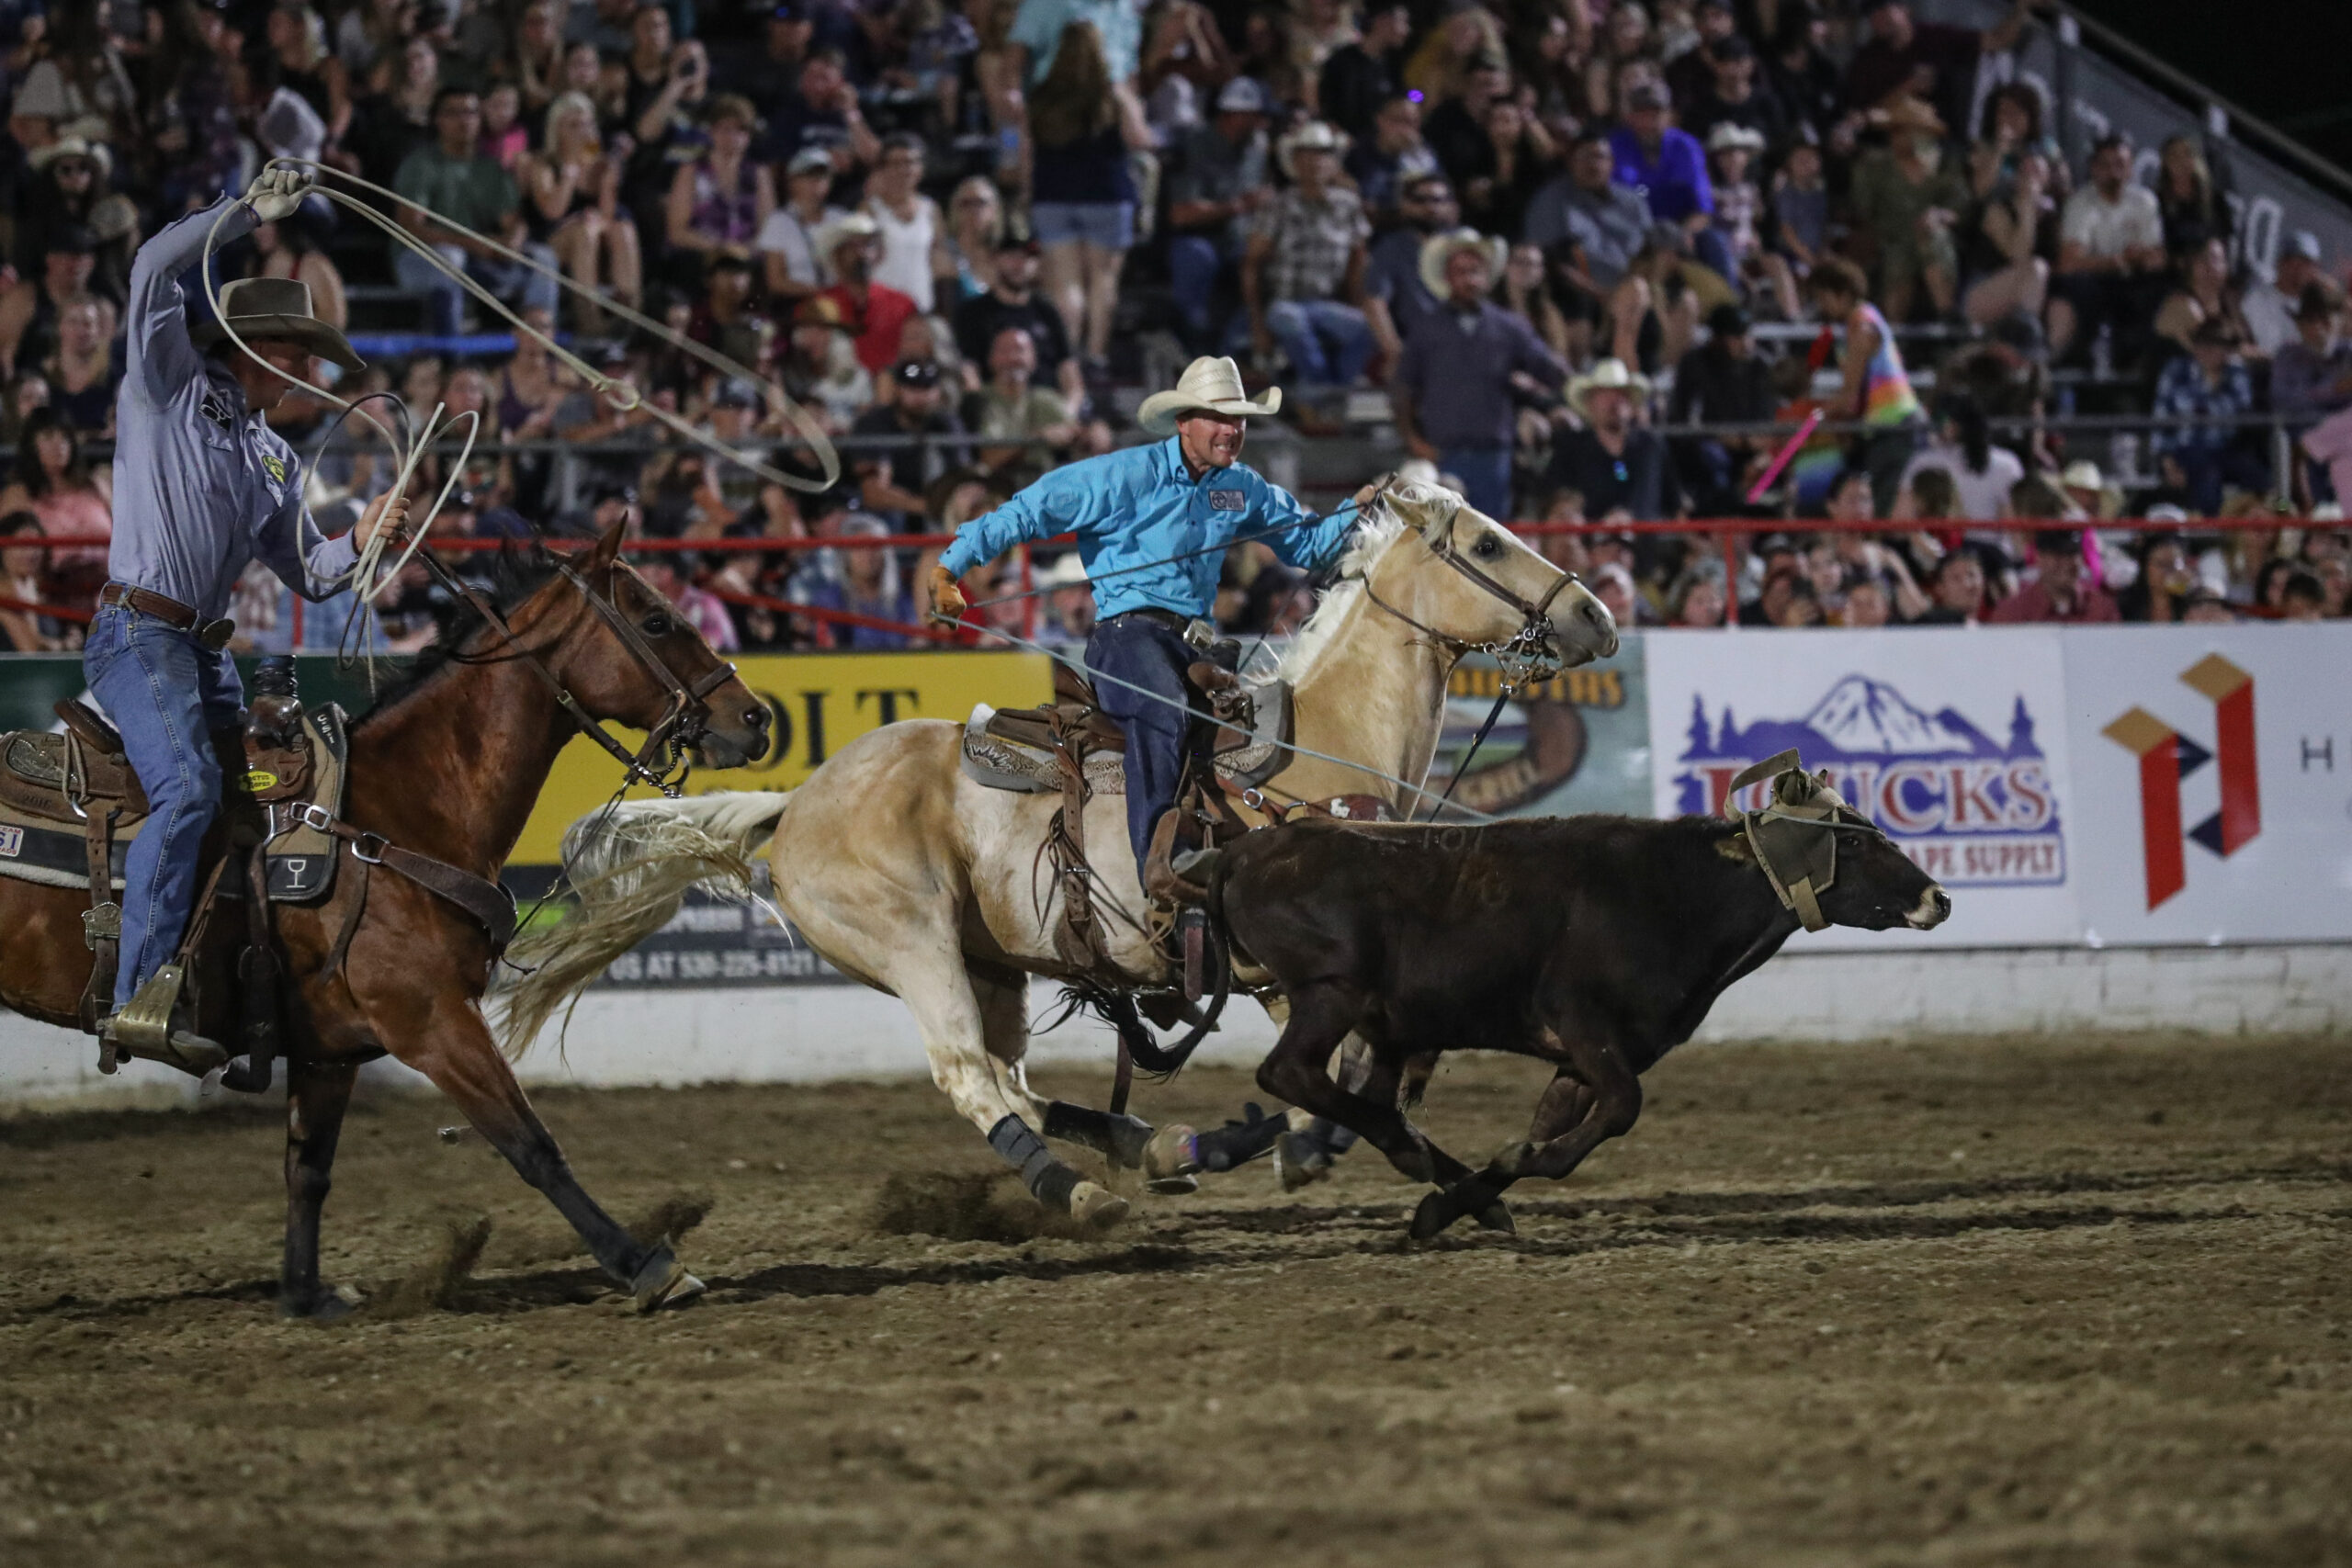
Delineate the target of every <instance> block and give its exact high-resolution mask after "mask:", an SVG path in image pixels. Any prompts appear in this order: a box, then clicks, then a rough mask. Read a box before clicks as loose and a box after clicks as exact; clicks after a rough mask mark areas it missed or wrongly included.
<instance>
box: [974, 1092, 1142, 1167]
mask: <svg viewBox="0 0 2352 1568" xmlns="http://www.w3.org/2000/svg"><path fill="white" fill-rule="evenodd" d="M998 1125H999V1126H1001V1125H1002V1123H1001V1122H1000V1123H998ZM1151 1132H1152V1128H1151V1123H1150V1122H1147V1121H1145V1120H1144V1119H1143V1118H1142V1117H1140V1116H1127V1115H1116V1116H1114V1115H1113V1114H1112V1113H1111V1112H1110V1111H1097V1110H1094V1109H1093V1108H1092V1107H1091V1106H1085V1105H1072V1104H1071V1103H1070V1102H1069V1101H1068V1100H1055V1101H1054V1102H1053V1103H1052V1104H1050V1105H1048V1106H1046V1136H1047V1137H1048V1138H1059V1139H1061V1140H1062V1141H1063V1142H1064V1143H1069V1144H1078V1145H1082V1146H1083V1147H1086V1148H1090V1149H1092V1150H1093V1151H1094V1152H1095V1153H1097V1154H1099V1155H1102V1156H1105V1157H1106V1158H1108V1159H1110V1160H1111V1161H1112V1162H1113V1163H1114V1164H1116V1165H1121V1166H1125V1167H1128V1168H1133V1167H1136V1166H1138V1165H1141V1164H1142V1163H1143V1150H1144V1145H1146V1144H1148V1143H1150V1142H1151ZM995 1141H996V1136H995V1134H989V1142H990V1143H994V1142H995ZM998 1152H999V1153H1002V1152H1003V1151H1001V1150H999V1151H998ZM1005 1157H1006V1158H1007V1159H1010V1158H1012V1156H1010V1155H1006V1156H1005Z"/></svg>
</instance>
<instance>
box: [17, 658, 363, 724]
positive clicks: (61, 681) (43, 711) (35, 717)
mask: <svg viewBox="0 0 2352 1568" xmlns="http://www.w3.org/2000/svg"><path fill="white" fill-rule="evenodd" d="M407 665H408V660H407V658H406V657H405V656H402V657H401V658H398V659H379V660H376V685H377V686H378V687H388V686H390V685H391V684H392V683H393V682H397V681H398V680H399V679H400V678H401V672H402V671H403V670H405V669H406V667H407ZM294 671H295V678H296V679H297V680H298V681H300V682H301V687H302V700H303V701H304V702H306V703H341V704H342V705H343V711H344V712H345V713H346V714H348V715H349V716H352V717H353V718H357V717H358V716H360V715H361V714H363V713H366V712H367V711H368V709H369V708H371V707H373V706H375V705H376V699H375V696H374V694H373V693H372V692H371V691H370V690H369V688H368V671H367V668H366V667H365V666H364V665H357V664H355V665H353V666H352V667H351V668H350V669H348V670H338V669H337V668H335V658H334V655H333V654H331V653H320V654H298V655H297V656H296V657H295V660H294ZM237 673H238V674H239V675H240V676H242V677H243V679H244V680H245V682H246V683H247V684H248V685H250V684H251V683H252V681H253V674H254V660H252V659H250V658H246V659H240V660H237ZM88 690H89V682H87V681H85V680H84V679H83V676H82V656H81V655H80V654H78V653H6V654H0V730H6V729H54V728H57V716H56V715H55V714H54V713H53V712H51V709H52V708H53V707H54V706H55V705H57V704H58V703H59V702H61V701H62V700H63V699H65V698H67V697H78V696H81V695H83V694H85V693H86V692H87V691H88Z"/></svg>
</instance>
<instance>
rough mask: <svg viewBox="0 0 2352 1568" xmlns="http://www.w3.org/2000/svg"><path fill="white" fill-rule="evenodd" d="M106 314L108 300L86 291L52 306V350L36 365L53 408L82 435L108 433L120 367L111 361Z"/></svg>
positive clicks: (111, 430)
mask: <svg viewBox="0 0 2352 1568" xmlns="http://www.w3.org/2000/svg"><path fill="white" fill-rule="evenodd" d="M112 317H113V307H112V306H110V305H108V304H107V303H105V302H104V301H102V300H99V299H94V298H92V297H90V296H88V295H85V296H83V297H82V298H81V299H76V300H74V302H73V303H72V304H70V305H68V306H66V307H65V309H64V310H61V311H59V312H58V317H57V351H56V352H55V353H54V354H52V355H50V356H49V358H48V359H47V360H46V361H44V362H43V363H42V365H41V374H42V375H43V376H45V377H47V378H48V379H49V386H50V397H51V401H52V403H53V404H54V406H55V407H56V409H57V412H60V413H61V414H62V415H64V416H65V422H66V423H68V424H71V425H72V426H74V428H75V429H76V430H79V431H81V432H82V433H83V434H85V435H96V436H110V435H112V434H114V394H115V389H116V388H118V387H119V386H120V385H121V384H122V371H121V370H120V369H119V367H117V366H116V365H115V362H114V343H113V338H114V331H113V320H112Z"/></svg>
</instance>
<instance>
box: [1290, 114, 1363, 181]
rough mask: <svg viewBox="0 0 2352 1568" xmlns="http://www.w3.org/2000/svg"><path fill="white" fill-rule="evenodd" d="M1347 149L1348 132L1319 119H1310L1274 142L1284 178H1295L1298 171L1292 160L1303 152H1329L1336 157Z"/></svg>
mask: <svg viewBox="0 0 2352 1568" xmlns="http://www.w3.org/2000/svg"><path fill="white" fill-rule="evenodd" d="M1347 150H1348V137H1347V134H1346V132H1344V131H1341V130H1339V129H1337V128H1336V127H1333V126H1329V125H1326V124H1325V123H1324V122H1323V121H1321V120H1319V119H1310V120H1308V121H1307V122H1306V124H1305V125H1302V126H1300V127H1299V128H1298V129H1297V130H1294V131H1292V132H1290V133H1289V134H1288V135H1286V136H1284V137H1283V139H1282V140H1281V141H1277V142H1275V143H1274V162H1275V163H1276V164H1280V165H1281V167H1282V171H1283V178H1284V179H1292V180H1295V179H1296V178H1298V171H1297V170H1296V169H1295V168H1293V167H1292V166H1291V161H1292V160H1293V159H1294V158H1295V157H1297V156H1298V154H1300V153H1301V152H1329V153H1330V154H1331V155H1332V156H1333V157H1335V158H1336V157H1339V156H1340V155H1341V154H1343V153H1345V152H1347Z"/></svg>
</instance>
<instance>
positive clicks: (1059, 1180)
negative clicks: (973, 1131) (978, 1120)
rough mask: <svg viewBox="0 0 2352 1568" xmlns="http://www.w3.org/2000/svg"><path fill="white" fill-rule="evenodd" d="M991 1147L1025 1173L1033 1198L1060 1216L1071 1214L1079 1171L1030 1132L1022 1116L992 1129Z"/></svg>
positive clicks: (1005, 1160)
mask: <svg viewBox="0 0 2352 1568" xmlns="http://www.w3.org/2000/svg"><path fill="white" fill-rule="evenodd" d="M989 1147H990V1148H992V1149H994V1150H995V1151H996V1152H997V1155H998V1156H999V1157H1000V1158H1001V1159H1002V1160H1003V1161H1004V1163H1005V1164H1007V1165H1009V1166H1011V1167H1012V1168H1013V1169H1015V1170H1017V1171H1019V1172H1020V1173H1021V1179H1022V1182H1023V1184H1024V1185H1025V1186H1027V1188H1028V1189H1029V1191H1030V1195H1031V1196H1032V1197H1034V1198H1035V1199H1036V1200H1037V1201H1038V1202H1040V1203H1043V1204H1044V1205H1045V1206H1046V1208H1048V1209H1051V1210H1053V1211H1054V1212H1055V1213H1057V1214H1066V1213H1069V1195H1070V1192H1071V1190H1073V1189H1075V1188H1076V1187H1077V1186H1078V1172H1076V1171H1074V1170H1072V1169H1071V1168H1069V1167H1068V1166H1066V1165H1064V1164H1063V1163H1062V1162H1061V1161H1059V1160H1057V1159H1056V1158H1055V1157H1054V1154H1053V1151H1052V1150H1051V1149H1048V1148H1047V1147H1046V1140H1045V1139H1043V1138H1041V1137H1039V1136H1037V1134H1035V1133H1033V1132H1031V1131H1030V1130H1029V1123H1028V1122H1023V1120H1022V1119H1021V1118H1020V1117H1018V1116H1007V1117H1005V1118H1004V1119H1003V1120H1002V1121H1001V1122H998V1123H997V1124H996V1125H995V1126H993V1127H991V1128H989Z"/></svg>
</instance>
